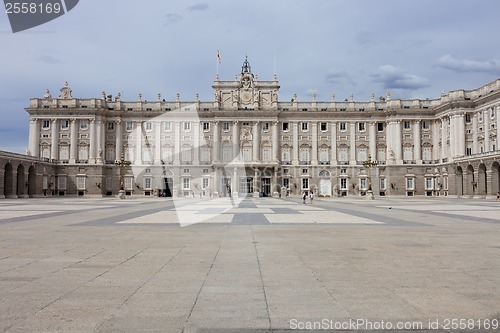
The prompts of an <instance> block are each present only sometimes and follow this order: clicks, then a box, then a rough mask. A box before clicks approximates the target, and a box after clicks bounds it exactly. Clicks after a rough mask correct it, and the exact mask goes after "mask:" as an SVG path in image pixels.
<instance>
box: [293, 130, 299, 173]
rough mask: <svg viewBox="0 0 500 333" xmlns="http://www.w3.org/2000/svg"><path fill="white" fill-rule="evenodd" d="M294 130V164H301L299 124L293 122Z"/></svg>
mask: <svg viewBox="0 0 500 333" xmlns="http://www.w3.org/2000/svg"><path fill="white" fill-rule="evenodd" d="M292 130H293V150H292V165H299V124H298V123H297V122H293V123H292Z"/></svg>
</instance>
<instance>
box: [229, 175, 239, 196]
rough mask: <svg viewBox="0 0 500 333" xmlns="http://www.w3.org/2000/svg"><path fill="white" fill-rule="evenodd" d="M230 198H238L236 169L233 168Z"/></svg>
mask: <svg viewBox="0 0 500 333" xmlns="http://www.w3.org/2000/svg"><path fill="white" fill-rule="evenodd" d="M231 196H232V197H238V168H233V179H232V184H231Z"/></svg>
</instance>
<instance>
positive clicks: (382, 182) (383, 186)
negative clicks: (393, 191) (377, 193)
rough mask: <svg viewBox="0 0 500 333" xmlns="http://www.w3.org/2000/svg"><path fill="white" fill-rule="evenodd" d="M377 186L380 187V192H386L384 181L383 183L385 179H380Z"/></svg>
mask: <svg viewBox="0 0 500 333" xmlns="http://www.w3.org/2000/svg"><path fill="white" fill-rule="evenodd" d="M379 186H380V190H381V191H385V190H386V181H385V178H380V183H379Z"/></svg>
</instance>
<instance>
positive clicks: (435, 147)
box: [431, 120, 441, 160]
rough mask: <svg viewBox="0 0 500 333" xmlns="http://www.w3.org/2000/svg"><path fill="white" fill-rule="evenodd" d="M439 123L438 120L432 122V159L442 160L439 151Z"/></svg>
mask: <svg viewBox="0 0 500 333" xmlns="http://www.w3.org/2000/svg"><path fill="white" fill-rule="evenodd" d="M439 128H440V126H439V122H438V121H437V120H435V121H433V122H432V128H431V130H432V157H431V158H432V159H433V160H439V159H440V158H441V155H440V150H439Z"/></svg>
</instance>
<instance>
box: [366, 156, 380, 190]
mask: <svg viewBox="0 0 500 333" xmlns="http://www.w3.org/2000/svg"><path fill="white" fill-rule="evenodd" d="M377 164H378V163H377V161H375V160H372V157H371V155H368V159H367V160H366V161H364V162H363V165H364V166H365V167H366V168H368V191H367V196H366V197H367V198H368V199H371V200H373V199H375V197H374V196H373V190H372V176H371V169H372V167H376V166H377Z"/></svg>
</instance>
